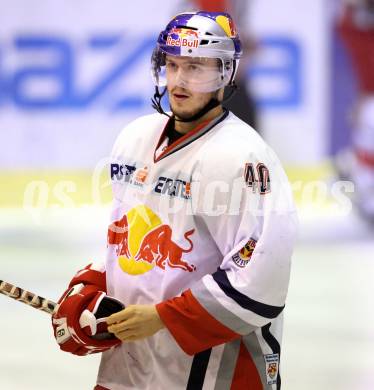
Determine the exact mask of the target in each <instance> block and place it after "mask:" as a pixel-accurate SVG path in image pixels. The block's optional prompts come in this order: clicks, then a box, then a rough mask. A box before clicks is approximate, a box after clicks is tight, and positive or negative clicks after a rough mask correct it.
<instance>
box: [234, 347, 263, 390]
mask: <svg viewBox="0 0 374 390" xmlns="http://www.w3.org/2000/svg"><path fill="white" fill-rule="evenodd" d="M243 389H248V390H262V389H263V386H262V382H261V378H260V375H259V373H258V371H257V368H256V366H255V364H254V362H253V360H252V357H251V355H250V354H249V352H248V350H247V348H246V347H245V345H244V344H243V343H240V350H239V356H238V360H237V362H236V367H235V372H234V377H233V379H232V383H231V387H230V390H243Z"/></svg>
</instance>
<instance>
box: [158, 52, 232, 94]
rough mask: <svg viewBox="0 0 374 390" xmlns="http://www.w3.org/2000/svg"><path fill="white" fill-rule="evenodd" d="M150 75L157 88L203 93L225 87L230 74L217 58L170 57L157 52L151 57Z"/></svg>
mask: <svg viewBox="0 0 374 390" xmlns="http://www.w3.org/2000/svg"><path fill="white" fill-rule="evenodd" d="M152 75H153V80H154V82H155V84H156V85H157V86H158V87H165V86H168V88H169V89H171V88H174V87H181V88H185V89H187V90H190V91H194V92H202V93H205V92H213V91H217V90H218V89H220V88H223V87H224V86H225V85H227V84H228V82H229V80H230V75H231V72H229V71H228V70H227V69H225V66H224V64H223V62H222V60H221V59H219V58H206V57H183V56H172V55H169V54H168V55H165V53H163V52H161V51H160V50H157V51H155V53H154V54H153V56H152Z"/></svg>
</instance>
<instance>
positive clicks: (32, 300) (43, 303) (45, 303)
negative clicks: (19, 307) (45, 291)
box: [0, 280, 58, 315]
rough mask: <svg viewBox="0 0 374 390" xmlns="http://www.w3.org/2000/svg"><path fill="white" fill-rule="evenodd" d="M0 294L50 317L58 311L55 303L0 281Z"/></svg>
mask: <svg viewBox="0 0 374 390" xmlns="http://www.w3.org/2000/svg"><path fill="white" fill-rule="evenodd" d="M0 293H1V294H4V295H7V296H8V297H9V298H12V299H15V300H16V301H20V302H22V303H25V304H26V305H28V306H31V307H33V308H34V309H38V310H41V311H44V312H45V313H48V314H51V315H52V314H53V313H54V312H55V311H57V309H58V304H57V303H55V302H53V301H50V300H48V299H45V298H43V297H40V296H39V295H36V294H34V293H32V292H30V291H26V290H24V289H23V288H21V287H16V286H14V285H13V284H10V283H7V282H4V281H2V280H0Z"/></svg>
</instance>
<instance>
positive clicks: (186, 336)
mask: <svg viewBox="0 0 374 390" xmlns="http://www.w3.org/2000/svg"><path fill="white" fill-rule="evenodd" d="M156 309H157V311H158V314H159V315H160V317H161V320H162V322H163V323H164V324H165V326H166V327H167V328H168V330H169V331H170V333H171V334H172V336H173V337H174V339H175V340H176V342H177V343H178V345H179V346H180V347H181V348H182V349H183V351H184V352H186V353H187V354H188V355H195V354H196V353H199V352H201V351H205V350H206V349H208V348H211V347H214V346H216V345H220V344H223V343H227V342H229V341H232V340H235V339H237V338H239V337H241V336H240V335H239V334H238V333H235V332H234V331H232V330H231V329H229V328H227V327H226V326H224V325H222V324H221V323H220V322H219V321H217V320H216V319H215V318H214V317H213V316H211V315H210V314H209V313H208V312H207V311H206V310H205V309H204V308H203V307H202V306H201V305H200V303H199V302H198V300H197V299H196V298H195V297H194V296H193V294H192V292H191V290H187V291H185V292H184V293H183V294H182V296H181V297H175V298H172V299H169V300H167V301H164V302H161V303H159V304H158V305H156Z"/></svg>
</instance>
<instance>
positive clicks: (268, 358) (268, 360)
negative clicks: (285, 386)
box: [264, 353, 279, 385]
mask: <svg viewBox="0 0 374 390" xmlns="http://www.w3.org/2000/svg"><path fill="white" fill-rule="evenodd" d="M264 359H265V370H266V381H267V384H268V385H274V384H276V383H277V377H278V371H279V354H277V353H273V354H269V355H264Z"/></svg>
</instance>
